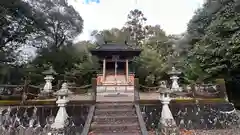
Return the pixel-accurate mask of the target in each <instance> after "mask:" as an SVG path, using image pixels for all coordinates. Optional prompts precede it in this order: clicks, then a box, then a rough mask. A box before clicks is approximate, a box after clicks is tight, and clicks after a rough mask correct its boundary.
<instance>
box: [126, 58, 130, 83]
mask: <svg viewBox="0 0 240 135" xmlns="http://www.w3.org/2000/svg"><path fill="white" fill-rule="evenodd" d="M128 79H129V73H128V59H126V81H127V82H128Z"/></svg>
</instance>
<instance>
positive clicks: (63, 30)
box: [28, 0, 83, 49]
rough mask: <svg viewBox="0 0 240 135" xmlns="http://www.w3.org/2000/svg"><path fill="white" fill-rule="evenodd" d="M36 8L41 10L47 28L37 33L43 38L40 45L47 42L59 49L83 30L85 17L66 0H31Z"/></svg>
mask: <svg viewBox="0 0 240 135" xmlns="http://www.w3.org/2000/svg"><path fill="white" fill-rule="evenodd" d="M28 2H29V4H30V5H31V6H32V7H33V9H34V10H36V11H39V12H41V16H38V17H41V18H42V19H43V20H44V26H45V29H44V31H43V32H42V33H40V34H38V35H36V38H37V39H38V41H39V40H41V42H38V43H39V45H41V44H45V47H46V46H48V47H50V48H52V49H59V48H61V47H62V46H63V45H67V44H69V43H70V42H72V40H73V39H74V38H75V37H76V36H77V35H78V34H80V33H81V32H82V28H83V19H82V18H81V16H80V15H79V13H78V12H77V11H76V10H75V9H74V8H73V7H72V6H70V5H69V4H68V3H67V1H66V0H38V1H36V0H29V1H28Z"/></svg>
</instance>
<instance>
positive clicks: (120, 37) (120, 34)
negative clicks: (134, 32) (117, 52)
mask: <svg viewBox="0 0 240 135" xmlns="http://www.w3.org/2000/svg"><path fill="white" fill-rule="evenodd" d="M128 35H129V34H128V31H126V30H125V29H118V28H112V29H110V30H102V31H97V30H95V31H93V32H92V33H91V36H93V37H94V39H95V42H96V43H98V44H103V43H104V41H113V42H124V41H128V39H129V37H128Z"/></svg>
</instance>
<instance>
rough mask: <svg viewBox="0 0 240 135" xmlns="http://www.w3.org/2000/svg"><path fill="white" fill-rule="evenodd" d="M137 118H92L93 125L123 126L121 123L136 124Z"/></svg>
mask: <svg viewBox="0 0 240 135" xmlns="http://www.w3.org/2000/svg"><path fill="white" fill-rule="evenodd" d="M137 122H138V117H137V116H115V117H109V116H104V117H102V116H94V117H93V123H97V124H123V123H128V124H131V123H137Z"/></svg>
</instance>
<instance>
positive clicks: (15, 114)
mask: <svg viewBox="0 0 240 135" xmlns="http://www.w3.org/2000/svg"><path fill="white" fill-rule="evenodd" d="M0 109H1V110H0V112H1V113H2V114H1V115H0V133H2V134H1V135H47V133H48V132H49V131H50V130H51V129H50V127H51V124H52V123H53V122H54V118H55V116H56V113H57V110H58V107H56V106H52V107H48V106H42V107H0ZM66 110H67V113H68V115H69V119H68V121H67V122H66V123H67V125H68V126H67V128H66V129H65V130H64V132H65V133H66V134H67V135H76V134H81V132H82V129H83V127H84V123H85V120H86V118H87V115H88V110H89V106H86V105H82V106H67V108H66Z"/></svg>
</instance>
